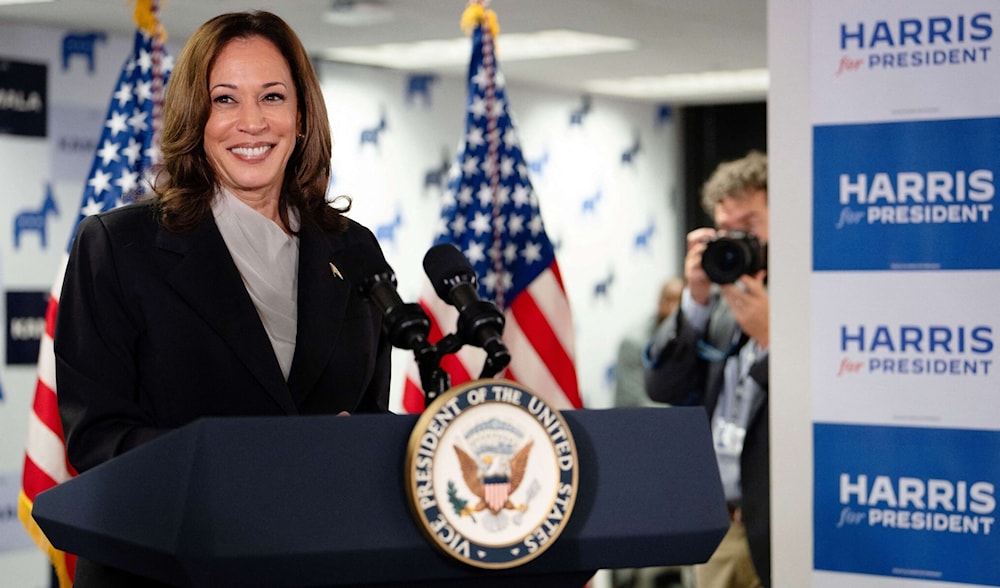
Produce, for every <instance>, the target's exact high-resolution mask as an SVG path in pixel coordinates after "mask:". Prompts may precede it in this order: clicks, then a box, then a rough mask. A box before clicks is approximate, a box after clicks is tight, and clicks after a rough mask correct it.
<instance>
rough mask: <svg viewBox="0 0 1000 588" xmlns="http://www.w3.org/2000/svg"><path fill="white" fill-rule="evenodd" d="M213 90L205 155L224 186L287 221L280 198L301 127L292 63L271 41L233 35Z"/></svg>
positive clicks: (211, 81) (266, 213) (258, 208)
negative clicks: (291, 68)
mask: <svg viewBox="0 0 1000 588" xmlns="http://www.w3.org/2000/svg"><path fill="white" fill-rule="evenodd" d="M208 88H209V95H210V96H211V99H212V110H211V113H210V114H209V116H208V122H207V123H206V124H205V154H206V156H207V158H208V162H209V165H211V166H212V168H213V169H214V170H215V171H216V173H217V174H218V180H219V184H220V187H221V188H222V189H223V190H226V191H228V192H230V193H231V194H232V195H233V196H236V197H237V198H239V199H240V200H241V201H243V202H244V203H246V204H248V205H250V207H251V208H253V209H254V210H256V211H257V212H259V213H261V214H262V215H264V217H266V218H269V219H271V220H273V221H275V222H276V223H278V224H279V225H280V224H282V223H283V221H282V219H281V218H280V217H279V215H278V201H279V199H280V196H281V187H282V184H283V183H284V177H285V166H286V165H287V164H288V159H289V158H290V157H291V155H292V151H293V150H294V149H295V143H296V140H297V135H298V127H299V114H298V108H297V101H296V91H295V84H294V83H293V82H292V77H291V72H290V71H289V69H288V64H287V63H286V62H285V59H284V58H283V57H282V56H281V53H279V52H278V49H277V47H275V46H274V44H273V43H271V42H270V41H267V40H265V39H263V38H261V37H251V38H248V39H233V40H232V41H230V42H229V43H228V44H227V45H226V46H225V47H224V48H223V49H222V52H221V53H219V56H218V57H217V58H216V60H215V65H213V66H212V72H211V74H210V75H209V80H208ZM282 228H283V229H285V230H286V231H288V230H289V227H287V226H283V227H282Z"/></svg>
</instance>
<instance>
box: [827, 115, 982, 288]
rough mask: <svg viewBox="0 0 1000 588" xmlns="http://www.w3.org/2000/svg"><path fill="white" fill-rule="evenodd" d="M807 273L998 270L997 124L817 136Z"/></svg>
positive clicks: (925, 125) (866, 127)
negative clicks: (810, 261) (810, 255)
mask: <svg viewBox="0 0 1000 588" xmlns="http://www.w3.org/2000/svg"><path fill="white" fill-rule="evenodd" d="M813 140H814V149H815V151H814V153H815V161H814V165H813V182H814V185H813V199H814V205H813V240H814V243H815V247H814V249H813V269H815V270H817V271H822V270H890V269H899V270H910V269H918V270H927V269H931V270H955V269H1000V247H984V246H983V245H984V244H986V243H996V242H997V239H998V236H1000V214H997V213H1000V211H997V210H994V208H995V207H994V203H995V201H996V182H998V181H1000V158H998V157H997V154H998V153H1000V118H987V119H961V120H937V121H919V122H892V123H883V124H863V125H829V126H817V127H815V128H814V130H813Z"/></svg>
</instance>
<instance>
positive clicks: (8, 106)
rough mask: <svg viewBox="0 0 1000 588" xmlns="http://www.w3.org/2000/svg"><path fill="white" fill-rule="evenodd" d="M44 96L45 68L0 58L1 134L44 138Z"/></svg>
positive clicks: (45, 119) (45, 113) (45, 90)
mask: <svg viewBox="0 0 1000 588" xmlns="http://www.w3.org/2000/svg"><path fill="white" fill-rule="evenodd" d="M47 94H48V69H47V68H46V66H45V65H42V64H35V63H24V62H21V61H10V60H5V59H0V133H7V134H10V135H24V136H28V137H44V136H45V135H46V133H47V131H48V127H47V124H46V123H47V118H46V115H47V112H46V103H47V101H48V98H47Z"/></svg>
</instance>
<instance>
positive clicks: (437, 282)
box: [424, 243, 476, 300]
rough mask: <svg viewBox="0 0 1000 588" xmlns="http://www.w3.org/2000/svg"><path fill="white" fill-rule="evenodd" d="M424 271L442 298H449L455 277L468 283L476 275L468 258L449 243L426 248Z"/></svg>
mask: <svg viewBox="0 0 1000 588" xmlns="http://www.w3.org/2000/svg"><path fill="white" fill-rule="evenodd" d="M424 272H425V273H426V274H427V277H428V278H430V280H431V284H432V285H433V286H434V291H435V292H437V295H438V296H439V297H441V299H442V300H449V295H450V292H451V288H452V286H454V282H455V278H456V277H460V278H462V279H463V281H468V282H469V283H472V282H474V280H475V277H476V272H475V270H473V269H472V265H471V264H470V263H469V260H468V259H466V258H465V255H464V254H462V252H461V251H459V249H458V247H455V246H454V245H452V244H451V243H441V244H439V245H435V246H433V247H431V248H430V249H428V250H427V253H426V254H425V255H424Z"/></svg>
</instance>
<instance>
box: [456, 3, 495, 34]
mask: <svg viewBox="0 0 1000 588" xmlns="http://www.w3.org/2000/svg"><path fill="white" fill-rule="evenodd" d="M487 4H489V2H488V1H486V0H470V1H469V5H468V6H466V7H465V11H464V12H462V21H461V25H462V30H463V31H465V34H466V35H471V34H472V31H473V29H475V28H476V27H477V26H479V25H483V26H484V27H486V28H487V29H488V30H489V32H490V35H491V36H492V37H493V38H494V39H495V38H496V37H497V35H499V34H500V23H498V22H497V13H496V12H493V11H492V10H490V9H488V8H486V5H487Z"/></svg>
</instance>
